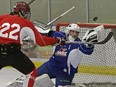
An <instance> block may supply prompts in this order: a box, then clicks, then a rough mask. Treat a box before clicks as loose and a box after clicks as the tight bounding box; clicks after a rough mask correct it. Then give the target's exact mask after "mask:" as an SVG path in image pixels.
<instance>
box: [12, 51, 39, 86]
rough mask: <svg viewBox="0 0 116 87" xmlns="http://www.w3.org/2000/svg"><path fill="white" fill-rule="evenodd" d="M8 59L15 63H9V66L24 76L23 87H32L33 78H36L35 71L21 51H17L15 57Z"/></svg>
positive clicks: (31, 63)
mask: <svg viewBox="0 0 116 87" xmlns="http://www.w3.org/2000/svg"><path fill="white" fill-rule="evenodd" d="M10 57H12V58H13V59H12V60H13V62H15V63H12V62H11V64H10V65H11V66H12V67H14V68H16V69H17V70H18V71H20V72H21V73H23V74H24V75H26V79H24V81H23V87H33V84H34V81H35V78H36V76H37V70H36V68H35V66H34V64H33V62H32V61H31V60H30V59H29V58H28V57H27V56H26V55H25V54H23V53H22V52H21V51H18V52H17V53H16V55H13V56H10Z"/></svg>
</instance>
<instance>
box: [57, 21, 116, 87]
mask: <svg viewBox="0 0 116 87" xmlns="http://www.w3.org/2000/svg"><path fill="white" fill-rule="evenodd" d="M69 24H70V23H58V24H57V25H56V30H57V31H64V30H65V28H66V26H68V25H69ZM78 25H79V26H80V27H81V32H80V34H79V38H80V39H82V37H83V35H84V34H85V32H86V31H87V30H89V29H93V28H95V27H97V26H99V25H101V24H92V23H91V24H90V23H89V24H87V23H86V24H81V23H79V24H78ZM102 25H104V27H105V30H104V31H105V33H104V34H103V35H102V40H103V39H104V38H105V37H106V36H107V35H108V33H109V32H110V31H113V32H116V25H115V24H102ZM115 36H116V34H114V37H115ZM115 41H116V40H115V38H113V37H112V38H111V39H110V40H109V41H108V42H107V43H106V44H102V45H95V49H94V52H93V54H92V55H89V56H88V55H84V56H83V59H82V62H81V64H80V66H79V70H78V72H79V73H78V74H76V75H75V78H74V80H73V82H74V83H83V84H85V85H86V86H87V87H107V86H108V87H114V86H111V85H115V83H116V43H115ZM105 83H106V84H105ZM95 85H96V86H95ZM109 85H110V86H109ZM115 86H116V85H115Z"/></svg>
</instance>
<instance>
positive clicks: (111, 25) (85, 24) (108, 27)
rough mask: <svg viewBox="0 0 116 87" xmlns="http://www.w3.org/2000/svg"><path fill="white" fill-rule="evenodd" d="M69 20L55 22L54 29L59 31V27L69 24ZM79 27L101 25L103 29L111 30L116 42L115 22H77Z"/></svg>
mask: <svg viewBox="0 0 116 87" xmlns="http://www.w3.org/2000/svg"><path fill="white" fill-rule="evenodd" d="M70 23H71V22H67V23H65V22H60V23H57V24H56V31H59V29H60V27H63V26H64V27H66V26H68V25H69V24H70ZM77 24H78V25H79V26H80V27H82V28H83V27H86V28H90V29H92V28H95V27H97V26H99V25H103V26H104V28H105V29H111V31H112V32H113V38H114V41H115V43H116V24H108V23H77Z"/></svg>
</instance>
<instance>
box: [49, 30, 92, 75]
mask: <svg viewBox="0 0 116 87" xmlns="http://www.w3.org/2000/svg"><path fill="white" fill-rule="evenodd" d="M49 36H50V37H60V38H66V35H65V33H64V32H57V31H51V32H50V33H49ZM75 41H80V39H79V38H77V39H76V40H75ZM93 49H94V46H93V47H91V48H87V47H86V46H85V45H84V44H73V43H68V44H65V45H64V46H56V47H55V49H54V53H53V55H52V56H51V58H50V60H49V61H48V62H49V64H50V66H48V67H49V68H50V69H51V70H52V71H53V72H57V73H59V74H63V73H64V74H68V75H70V76H74V74H75V73H77V69H78V65H79V64H80V62H81V60H82V56H83V54H87V55H90V54H92V52H93Z"/></svg>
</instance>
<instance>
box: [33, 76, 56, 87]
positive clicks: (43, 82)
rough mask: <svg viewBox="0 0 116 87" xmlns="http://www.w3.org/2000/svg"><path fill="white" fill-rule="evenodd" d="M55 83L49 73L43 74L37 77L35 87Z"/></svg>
mask: <svg viewBox="0 0 116 87" xmlns="http://www.w3.org/2000/svg"><path fill="white" fill-rule="evenodd" d="M53 86H54V83H53V82H52V80H51V79H50V78H49V76H48V75H47V74H43V75H41V76H39V77H37V78H36V80H35V83H34V87H53Z"/></svg>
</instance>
